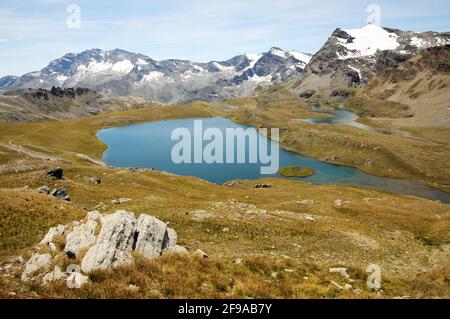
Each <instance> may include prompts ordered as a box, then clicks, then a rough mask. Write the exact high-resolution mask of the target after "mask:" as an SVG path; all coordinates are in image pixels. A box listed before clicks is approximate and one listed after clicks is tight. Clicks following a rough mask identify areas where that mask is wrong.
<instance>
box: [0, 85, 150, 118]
mask: <svg viewBox="0 0 450 319" xmlns="http://www.w3.org/2000/svg"><path fill="white" fill-rule="evenodd" d="M146 105H151V104H150V103H149V102H148V101H146V100H145V99H140V98H133V97H123V98H105V97H103V96H101V95H100V94H98V93H97V92H95V91H92V90H89V89H83V88H77V89H73V88H66V89H61V88H59V87H53V88H52V89H51V90H44V89H24V90H15V91H9V92H6V93H4V94H0V120H2V121H6V122H34V121H44V120H63V119H72V118H78V117H83V116H88V115H95V114H99V113H102V112H106V111H119V110H125V109H129V108H138V107H144V106H146Z"/></svg>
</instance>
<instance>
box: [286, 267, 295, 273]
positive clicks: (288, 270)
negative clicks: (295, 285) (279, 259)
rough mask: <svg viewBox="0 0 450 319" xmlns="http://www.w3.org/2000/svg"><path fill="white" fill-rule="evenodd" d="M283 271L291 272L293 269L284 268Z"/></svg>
mask: <svg viewBox="0 0 450 319" xmlns="http://www.w3.org/2000/svg"><path fill="white" fill-rule="evenodd" d="M284 271H285V272H288V273H293V272H294V269H289V268H286V269H285V270H284Z"/></svg>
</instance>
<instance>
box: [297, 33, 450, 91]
mask: <svg viewBox="0 0 450 319" xmlns="http://www.w3.org/2000/svg"><path fill="white" fill-rule="evenodd" d="M449 43H450V33H449V32H446V33H438V32H409V31H401V30H398V29H391V28H382V27H378V26H376V25H372V24H368V25H366V26H365V27H363V28H360V29H351V30H346V29H336V30H335V31H334V32H333V34H332V35H331V37H330V38H329V39H328V40H327V42H326V43H325V44H324V46H323V47H322V48H321V49H320V50H319V51H318V52H317V53H316V54H315V55H314V56H313V58H312V59H311V61H310V63H309V64H308V65H307V67H306V68H305V71H304V72H303V73H302V74H301V75H300V76H299V78H298V79H297V80H296V81H295V82H294V83H293V84H292V85H291V87H292V88H293V89H294V90H295V91H296V92H298V93H300V94H303V92H307V91H308V92H311V91H317V92H322V93H324V94H330V93H331V92H333V91H334V90H335V89H338V88H343V87H360V86H363V85H365V84H366V83H367V82H368V81H369V80H370V79H371V78H372V77H373V76H374V75H375V74H376V73H377V72H379V71H382V70H385V69H387V68H395V67H397V66H399V65H400V64H401V63H402V62H405V61H406V60H408V59H409V58H411V57H412V56H413V55H415V54H417V53H419V52H420V51H421V50H424V49H426V48H429V47H438V46H444V45H446V44H449Z"/></svg>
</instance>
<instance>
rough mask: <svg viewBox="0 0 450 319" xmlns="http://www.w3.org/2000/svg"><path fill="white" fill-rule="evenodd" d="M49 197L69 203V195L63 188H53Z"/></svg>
mask: <svg viewBox="0 0 450 319" xmlns="http://www.w3.org/2000/svg"><path fill="white" fill-rule="evenodd" d="M50 195H52V196H53V197H56V198H58V199H61V200H65V201H67V202H70V196H69V194H68V193H67V190H66V189H65V188H64V187H61V188H55V189H54V190H52V192H51V193H50Z"/></svg>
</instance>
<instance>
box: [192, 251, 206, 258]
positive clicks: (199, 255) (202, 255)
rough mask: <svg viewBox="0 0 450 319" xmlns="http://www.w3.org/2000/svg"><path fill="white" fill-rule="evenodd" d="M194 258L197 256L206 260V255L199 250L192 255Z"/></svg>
mask: <svg viewBox="0 0 450 319" xmlns="http://www.w3.org/2000/svg"><path fill="white" fill-rule="evenodd" d="M194 256H197V257H200V258H208V255H207V254H206V253H205V252H204V251H203V250H201V249H197V250H196V251H195V253H194Z"/></svg>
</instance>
